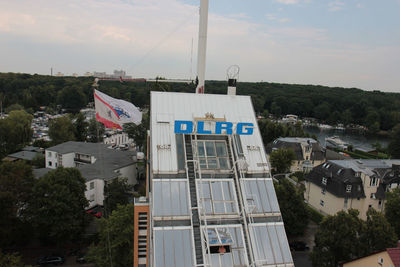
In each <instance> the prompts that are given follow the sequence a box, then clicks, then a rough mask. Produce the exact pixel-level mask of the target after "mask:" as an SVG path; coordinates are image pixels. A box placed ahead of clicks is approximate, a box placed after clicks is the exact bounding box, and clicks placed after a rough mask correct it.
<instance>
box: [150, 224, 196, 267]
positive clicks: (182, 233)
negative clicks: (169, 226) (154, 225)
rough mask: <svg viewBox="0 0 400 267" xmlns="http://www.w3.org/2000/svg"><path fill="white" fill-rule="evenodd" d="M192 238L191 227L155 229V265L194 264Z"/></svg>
mask: <svg viewBox="0 0 400 267" xmlns="http://www.w3.org/2000/svg"><path fill="white" fill-rule="evenodd" d="M191 240H192V237H191V232H190V230H189V229H184V230H155V231H154V243H155V244H154V247H155V253H154V255H155V264H154V266H162V267H169V266H193V257H192V248H193V246H192V242H191Z"/></svg>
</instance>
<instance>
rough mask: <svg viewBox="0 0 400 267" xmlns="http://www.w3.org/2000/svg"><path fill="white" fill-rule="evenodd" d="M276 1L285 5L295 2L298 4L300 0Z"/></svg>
mask: <svg viewBox="0 0 400 267" xmlns="http://www.w3.org/2000/svg"><path fill="white" fill-rule="evenodd" d="M275 1H276V2H278V3H281V4H285V5H293V4H298V3H299V2H300V0H275Z"/></svg>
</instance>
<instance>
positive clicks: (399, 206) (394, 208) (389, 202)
mask: <svg viewBox="0 0 400 267" xmlns="http://www.w3.org/2000/svg"><path fill="white" fill-rule="evenodd" d="M385 217H386V219H387V220H388V222H389V223H390V224H391V225H392V226H393V228H394V230H395V231H396V234H397V236H400V220H399V218H400V189H399V188H396V189H394V190H393V191H392V192H388V193H386V204H385Z"/></svg>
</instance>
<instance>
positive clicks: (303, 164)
mask: <svg viewBox="0 0 400 267" xmlns="http://www.w3.org/2000/svg"><path fill="white" fill-rule="evenodd" d="M277 149H291V150H293V152H294V154H295V157H296V158H295V160H293V161H292V165H291V166H290V171H291V172H297V171H301V172H309V171H311V170H312V168H314V167H315V166H318V165H320V164H321V163H323V162H324V161H325V150H324V149H323V148H322V147H321V145H320V144H319V143H318V142H317V141H315V140H314V139H312V138H302V137H281V138H278V139H275V140H274V141H273V142H272V143H269V144H268V145H267V147H266V150H267V153H268V154H271V152H272V151H274V150H277Z"/></svg>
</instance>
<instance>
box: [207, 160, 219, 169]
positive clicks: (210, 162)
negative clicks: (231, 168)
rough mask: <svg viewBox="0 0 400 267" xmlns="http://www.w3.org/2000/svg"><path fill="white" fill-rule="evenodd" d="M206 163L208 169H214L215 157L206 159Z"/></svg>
mask: <svg viewBox="0 0 400 267" xmlns="http://www.w3.org/2000/svg"><path fill="white" fill-rule="evenodd" d="M207 163H208V168H209V169H216V168H218V165H217V160H216V159H208V160H207Z"/></svg>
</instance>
